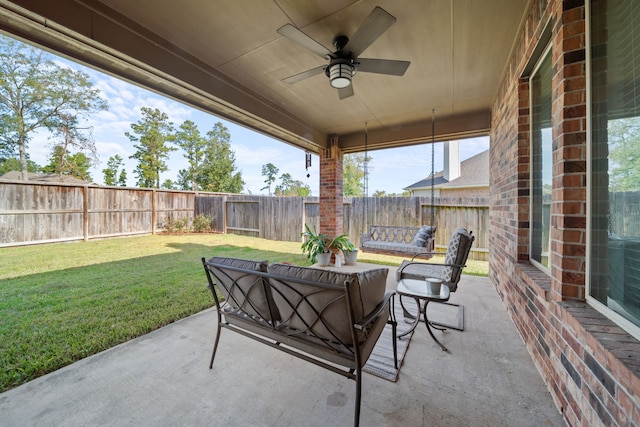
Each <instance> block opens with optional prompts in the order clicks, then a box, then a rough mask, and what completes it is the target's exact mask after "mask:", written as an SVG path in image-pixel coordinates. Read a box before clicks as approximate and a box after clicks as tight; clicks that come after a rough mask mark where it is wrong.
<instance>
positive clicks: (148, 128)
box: [125, 107, 176, 188]
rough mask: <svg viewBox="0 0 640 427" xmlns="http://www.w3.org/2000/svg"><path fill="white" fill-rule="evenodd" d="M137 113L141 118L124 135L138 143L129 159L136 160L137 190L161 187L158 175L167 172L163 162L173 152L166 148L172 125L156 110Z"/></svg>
mask: <svg viewBox="0 0 640 427" xmlns="http://www.w3.org/2000/svg"><path fill="white" fill-rule="evenodd" d="M140 111H141V113H142V118H141V119H140V120H138V122H137V123H132V124H131V129H132V130H133V133H130V132H125V135H126V136H127V137H128V138H129V139H130V140H131V141H132V142H138V144H134V148H136V150H137V151H136V152H135V153H134V154H133V155H132V156H130V157H129V158H131V159H136V160H138V166H136V170H135V174H136V176H137V178H138V180H137V185H138V186H139V187H147V188H160V173H162V172H166V171H168V170H169V167H168V166H167V162H166V161H167V159H168V158H169V153H170V152H171V151H175V150H176V148H175V147H170V146H168V145H167V142H170V141H172V140H173V139H174V135H173V123H171V122H170V121H169V116H167V114H165V113H163V112H162V111H160V110H158V109H157V108H155V109H151V108H149V107H142V108H141V110H140Z"/></svg>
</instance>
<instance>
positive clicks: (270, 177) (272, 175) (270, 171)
mask: <svg viewBox="0 0 640 427" xmlns="http://www.w3.org/2000/svg"><path fill="white" fill-rule="evenodd" d="M278 171H279V169H278V168H277V167H276V166H275V165H274V164H273V163H267V164H266V165H262V176H265V177H267V179H265V180H264V182H265V183H266V184H267V185H266V186H264V187H262V188H261V189H260V191H262V190H267V189H268V190H269V195H271V184H273V183H274V182H276V175H278ZM289 177H291V175H289Z"/></svg>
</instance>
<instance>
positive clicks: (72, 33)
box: [0, 0, 530, 153]
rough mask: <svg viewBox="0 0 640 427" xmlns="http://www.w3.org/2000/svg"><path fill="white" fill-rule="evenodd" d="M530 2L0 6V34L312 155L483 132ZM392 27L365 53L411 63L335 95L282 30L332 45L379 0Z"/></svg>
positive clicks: (87, 0)
mask: <svg viewBox="0 0 640 427" xmlns="http://www.w3.org/2000/svg"><path fill="white" fill-rule="evenodd" d="M529 3H530V0H482V1H477V0H412V1H393V0H387V1H373V0H360V1H353V0H323V1H300V0H238V1H225V0H180V1H175V0H136V1H131V0H101V1H98V0H56V1H50V0H13V1H7V0H0V30H3V31H5V32H7V33H9V34H13V35H14V36H18V37H19V38H22V39H24V40H27V41H30V42H32V43H35V44H37V45H40V46H42V47H45V48H47V49H49V50H52V51H54V52H56V53H58V54H62V55H64V56H68V57H71V58H74V59H76V60H79V61H80V62H83V63H85V64H86V65H90V66H93V67H95V68H98V69H101V70H103V71H106V72H107V73H110V74H113V75H116V76H119V77H121V78H124V79H125V80H128V81H130V82H133V83H136V84H139V85H142V86H144V87H147V88H149V89H151V90H154V91H156V92H159V93H162V94H165V95H167V96H169V97H171V98H174V99H178V100H180V101H183V102H185V103H187V104H190V105H192V106H194V107H196V108H199V109H202V110H205V111H208V112H211V113H213V114H215V115H217V116H219V117H222V118H224V119H227V120H230V121H232V122H235V123H238V124H241V125H244V126H247V127H249V128H251V129H253V130H256V131H258V132H261V133H264V134H267V135H269V136H271V137H274V138H276V139H279V140H282V141H284V142H287V143H289V144H292V145H294V146H297V147H300V148H302V149H305V150H310V151H312V152H315V153H321V151H322V150H323V149H324V148H326V146H327V144H328V141H329V138H330V136H331V135H338V136H339V140H340V142H339V144H340V147H341V148H342V150H343V151H344V152H358V151H363V150H364V143H365V138H364V129H365V123H366V127H367V129H368V132H367V135H368V138H367V143H368V149H370V150H374V149H380V148H390V147H398V146H404V145H411V144H419V143H424V142H430V141H431V117H432V110H433V109H435V119H436V132H435V133H436V137H435V139H436V141H440V140H450V139H459V138H465V137H473V136H481V135H487V134H488V132H489V128H490V107H491V105H492V103H493V101H494V100H495V98H496V95H497V91H498V86H499V84H500V81H501V79H502V77H503V75H504V72H505V69H506V66H507V62H508V60H509V57H510V56H511V53H512V49H513V46H514V45H515V42H516V38H517V37H518V35H519V32H520V28H521V25H522V22H523V21H524V18H525V17H526V13H527V11H528V9H529ZM376 6H380V7H382V8H383V9H384V10H386V11H387V12H389V13H390V14H391V15H393V16H394V17H395V18H396V19H397V21H396V22H395V24H394V25H392V26H391V28H389V30H387V31H386V32H385V33H383V34H382V35H381V36H380V37H379V38H378V39H377V40H376V41H375V42H373V44H371V45H370V46H369V47H368V48H367V49H366V50H365V51H364V52H363V53H362V54H361V55H360V57H361V58H381V59H393V60H402V61H410V62H411V65H410V66H409V68H408V70H407V71H406V73H405V75H404V76H402V77H395V76H386V75H380V74H373V73H363V72H361V73H356V75H355V76H354V77H353V87H354V92H355V95H354V96H352V97H349V98H346V99H343V100H340V99H339V98H338V93H337V90H336V89H333V88H332V87H331V86H330V85H329V81H328V78H327V77H326V76H325V75H324V74H319V75H316V76H314V77H310V78H308V79H305V80H302V81H300V82H298V83H295V84H292V85H289V84H286V83H284V82H282V79H283V78H285V77H288V76H291V75H293V74H296V73H300V72H303V71H306V70H308V69H310V68H314V67H318V66H321V65H324V64H325V63H326V62H325V61H324V60H323V59H322V58H320V57H319V56H318V55H315V54H314V53H312V52H310V51H308V50H306V49H305V48H303V47H301V46H299V45H297V44H296V43H294V42H292V41H291V40H289V39H287V38H285V37H282V36H281V35H280V34H278V33H277V32H276V30H277V29H278V28H280V27H282V26H283V25H285V24H288V23H290V24H293V25H294V26H296V27H298V28H300V29H301V30H302V31H304V32H305V33H306V34H308V35H309V36H310V37H312V38H313V39H315V40H317V41H318V42H319V43H321V44H322V45H324V46H326V47H327V48H329V49H331V50H332V51H333V50H334V49H333V46H332V40H333V37H334V36H336V35H338V34H345V35H347V36H351V35H352V34H353V33H354V32H355V31H356V29H357V28H358V27H359V26H360V25H361V24H362V22H363V21H364V20H365V19H366V18H367V16H368V15H369V13H371V11H372V10H373V9H374V7H376Z"/></svg>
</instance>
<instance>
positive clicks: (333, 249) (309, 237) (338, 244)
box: [302, 224, 349, 267]
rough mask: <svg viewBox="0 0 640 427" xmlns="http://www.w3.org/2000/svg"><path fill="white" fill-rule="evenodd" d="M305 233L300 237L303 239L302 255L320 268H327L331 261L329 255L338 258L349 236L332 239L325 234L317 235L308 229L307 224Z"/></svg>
mask: <svg viewBox="0 0 640 427" xmlns="http://www.w3.org/2000/svg"><path fill="white" fill-rule="evenodd" d="M304 227H305V231H304V232H303V233H302V236H303V237H305V241H304V242H303V243H302V253H304V254H305V255H306V256H307V258H309V259H310V260H311V262H312V263H314V264H315V263H316V262H317V263H318V265H320V266H323V267H324V266H327V265H329V262H330V260H331V255H332V254H336V256H337V257H339V256H340V251H342V250H343V248H344V247H345V245H346V244H347V242H348V241H349V236H347V235H346V234H341V235H340V236H337V237H332V236H329V235H327V234H323V233H318V232H316V231H315V227H314V229H313V230H311V229H310V228H309V226H308V225H307V224H305V225H304Z"/></svg>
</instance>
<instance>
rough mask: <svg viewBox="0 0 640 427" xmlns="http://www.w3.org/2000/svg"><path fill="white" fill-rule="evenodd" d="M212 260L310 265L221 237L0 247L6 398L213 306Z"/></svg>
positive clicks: (284, 246)
mask: <svg viewBox="0 0 640 427" xmlns="http://www.w3.org/2000/svg"><path fill="white" fill-rule="evenodd" d="M213 255H223V256H230V257H239V258H249V259H265V260H268V261H269V262H280V261H287V262H291V263H294V264H298V265H309V262H308V260H307V259H306V258H305V257H304V256H303V255H302V253H301V251H300V243H296V242H276V241H271V240H264V239H256V238H251V237H244V236H236V235H222V234H187V235H181V236H167V235H157V236H140V237H129V238H118V239H106V240H96V241H91V242H75V243H59V244H49V245H37V246H25V247H17V248H0V259H1V260H2V262H0V368H1V369H0V392H2V391H6V390H8V389H10V388H13V387H16V386H18V385H20V384H22V383H24V382H27V381H29V380H32V379H34V378H37V377H39V376H41V375H44V374H46V373H48V372H52V371H54V370H56V369H59V368H61V367H63V366H65V365H68V364H70V363H73V362H75V361H77V360H80V359H82V358H84V357H86V356H89V355H91V354H94V353H97V352H100V351H102V350H105V349H108V348H110V347H113V346H115V345H117V344H119V343H122V342H125V341H127V340H130V339H132V338H135V337H137V336H140V335H143V334H145V333H147V332H150V331H152V330H154V329H157V328H159V327H161V326H164V325H166V324H168V323H171V322H174V321H176V320H178V319H181V318H183V317H186V316H189V315H191V314H194V313H197V312H198V311H201V310H203V309H205V308H208V307H211V306H212V304H213V299H212V297H211V294H210V292H209V291H208V290H207V288H206V276H205V274H204V270H203V268H202V264H201V262H200V258H201V257H203V256H204V257H207V258H208V257H210V256H213ZM359 261H362V262H371V263H379V264H389V265H396V266H397V265H399V264H400V262H401V261H402V258H399V257H391V256H382V255H369V254H360V256H359ZM465 273H468V274H477V275H486V274H487V263H486V262H478V261H470V262H469V263H468V267H467V269H465Z"/></svg>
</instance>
